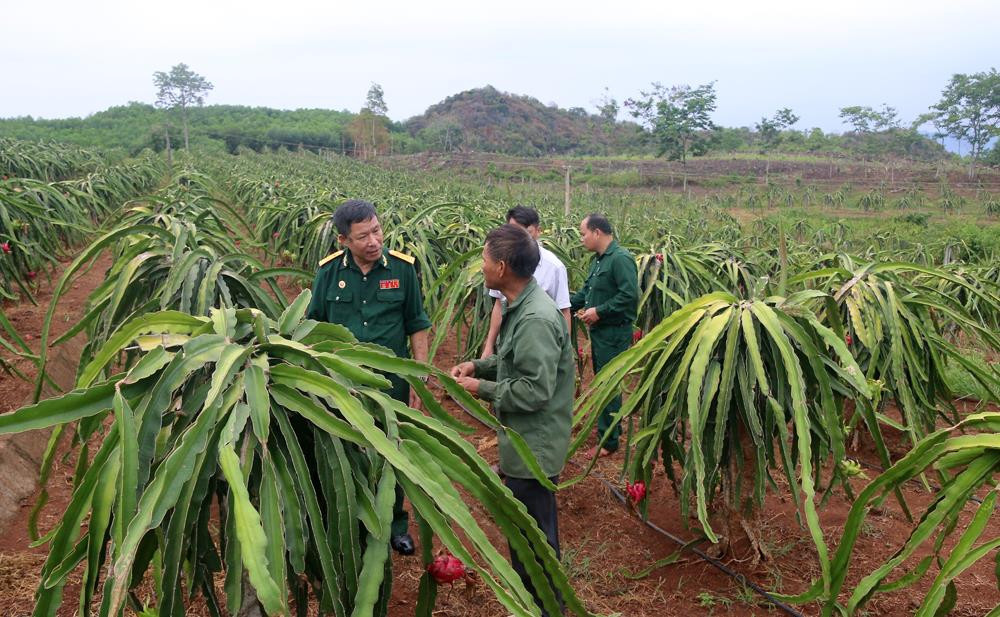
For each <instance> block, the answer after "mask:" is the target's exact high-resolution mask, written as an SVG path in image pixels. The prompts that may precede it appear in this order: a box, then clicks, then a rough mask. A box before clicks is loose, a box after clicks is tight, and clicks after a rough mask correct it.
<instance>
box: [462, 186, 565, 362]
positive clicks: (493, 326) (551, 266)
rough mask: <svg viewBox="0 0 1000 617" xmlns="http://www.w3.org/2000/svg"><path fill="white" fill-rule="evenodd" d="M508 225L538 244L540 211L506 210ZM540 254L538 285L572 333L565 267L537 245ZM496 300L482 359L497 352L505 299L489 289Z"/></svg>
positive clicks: (521, 208)
mask: <svg viewBox="0 0 1000 617" xmlns="http://www.w3.org/2000/svg"><path fill="white" fill-rule="evenodd" d="M507 222H508V223H510V224H512V225H519V226H521V227H523V228H524V229H525V230H527V232H528V234H529V235H531V237H532V238H534V239H535V242H538V236H539V235H541V233H542V230H541V226H540V224H539V218H538V211H537V210H535V209H534V208H529V207H528V206H514V207H513V208H511V209H510V210H508V211H507ZM538 251H539V253H540V254H541V260H540V261H539V262H538V267H536V268H535V273H534V277H535V282H537V283H538V286H539V287H541V288H542V289H543V290H544V291H545V293H547V294H548V295H549V297H550V298H552V300H553V301H554V302H555V303H556V308H558V309H559V311H560V312H561V313H562V314H563V318H564V319H565V320H566V332H567V333H572V331H573V330H572V326H571V324H572V322H571V319H572V317H571V316H570V313H569V279H568V277H567V275H566V266H564V265H563V263H562V262H561V261H559V258H558V257H556V256H555V254H554V253H553V252H552V251H550V250H548V249H547V248H545V247H544V246H542V244H541V243H540V242H539V243H538ZM489 293H490V297H492V298H495V300H494V301H493V312H492V313H490V330H489V332H488V333H487V334H486V343H484V344H483V355H482V356H481V357H482V358H488V357H489V356H492V355H493V353H494V352H495V346H496V342H497V334H498V333H499V332H500V320H501V317H502V316H503V303H504V302H506V300H505V299H504V297H503V294H501V293H500V292H499V291H497V290H495V289H490V290H489Z"/></svg>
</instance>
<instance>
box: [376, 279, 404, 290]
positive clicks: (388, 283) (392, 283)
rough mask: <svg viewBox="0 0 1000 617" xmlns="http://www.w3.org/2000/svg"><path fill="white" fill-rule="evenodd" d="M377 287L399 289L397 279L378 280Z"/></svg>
mask: <svg viewBox="0 0 1000 617" xmlns="http://www.w3.org/2000/svg"><path fill="white" fill-rule="evenodd" d="M378 288H379V289H399V279H386V280H384V281H379V282H378Z"/></svg>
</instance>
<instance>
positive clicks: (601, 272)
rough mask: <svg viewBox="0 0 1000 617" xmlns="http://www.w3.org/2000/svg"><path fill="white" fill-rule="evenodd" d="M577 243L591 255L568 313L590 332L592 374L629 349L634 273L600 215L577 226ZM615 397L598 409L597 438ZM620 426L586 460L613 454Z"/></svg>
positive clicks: (635, 304)
mask: <svg viewBox="0 0 1000 617" xmlns="http://www.w3.org/2000/svg"><path fill="white" fill-rule="evenodd" d="M580 241H581V242H582V243H583V246H584V248H586V249H587V250H588V251H593V252H594V253H595V255H594V257H593V259H592V260H591V261H590V271H589V272H588V274H587V280H586V282H584V284H583V288H582V289H580V291H578V292H576V293H574V294H573V295H572V297H571V298H570V308H571V309H572V310H573V311H575V312H576V316H577V318H579V319H580V321H582V322H583V323H585V324H587V326H589V327H590V346H591V357H592V360H593V364H594V373H597V372H598V371H600V370H601V368H603V367H604V365H606V364H607V363H608V362H611V360H613V359H614V358H615V356H617V355H618V354H620V353H621V352H623V351H625V350H626V349H628V348H629V345H631V344H632V323H633V322H634V321H635V318H636V312H637V310H638V308H639V273H638V269H637V268H636V265H635V259H634V258H633V257H632V254H631V253H629V252H628V251H627V250H625V249H624V248H622V247H621V246H619V245H618V243H617V242H616V241H615V237H614V232H613V230H612V228H611V223H610V222H609V221H608V219H607V218H605V217H604V216H603V215H601V214H596V213H595V214H591V215H589V216H587V218H585V219H583V221H582V222H581V223H580ZM621 406H622V397H621V394H619V395H618V396H616V397H615V398H614V399H613V400H612V401H611V402H610V403H608V406H607V407H605V408H604V409H603V410H601V415H600V417H599V418H598V420H597V439H598V442H600V440H601V437H603V436H604V434H605V433H606V432H607V431H608V429H609V428H610V427H611V418H612V416H613V415H614V414H615V413H616V412H617V411H618V410H619V409H621ZM620 436H621V427H620V426H615V428H614V430H613V431H611V434H610V435H608V439H607V441H605V442H604V447H603V448H600V450H599V449H598V447H597V446H595V447H594V449H593V450H591V452H590V455H591V457H594V456H597V455H601V456H605V455H608V454H611V453H612V452H614V451H615V450H617V449H618V439H619V437H620Z"/></svg>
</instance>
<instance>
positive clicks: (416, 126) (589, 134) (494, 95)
mask: <svg viewBox="0 0 1000 617" xmlns="http://www.w3.org/2000/svg"><path fill="white" fill-rule="evenodd" d="M403 126H404V127H405V128H406V130H407V131H409V133H410V135H411V136H413V137H414V138H416V139H417V140H418V141H420V142H422V143H423V144H425V145H426V146H427V147H428V149H432V150H438V151H446V152H447V151H453V150H458V151H463V150H464V151H467V150H478V151H486V152H498V153H504V154H515V155H521V156H537V155H546V154H621V153H625V152H629V151H632V152H638V151H641V150H642V146H641V142H642V139H641V138H642V132H641V129H640V128H639V126H638V125H636V124H634V123H631V122H615V123H609V122H607V121H606V120H605V119H604V118H602V117H601V116H599V115H596V114H590V113H588V112H587V111H586V110H585V109H583V108H581V107H573V108H570V109H562V108H560V107H557V106H554V105H545V104H543V103H542V102H541V101H539V100H538V99H536V98H532V97H530V96H523V95H517V94H509V93H507V92H501V91H499V90H497V89H496V88H494V87H493V86H486V87H484V88H475V89H473V90H466V91H465V92H459V93H458V94H455V95H452V96H449V97H448V98H446V99H445V100H443V101H441V102H440V103H438V104H436V105H432V106H430V107H429V108H428V109H427V111H426V112H424V113H423V114H421V115H419V116H415V117H413V118H410V119H409V120H407V121H406V122H404V123H403Z"/></svg>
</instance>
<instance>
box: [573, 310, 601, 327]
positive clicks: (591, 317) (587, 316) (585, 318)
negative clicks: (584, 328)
mask: <svg viewBox="0 0 1000 617" xmlns="http://www.w3.org/2000/svg"><path fill="white" fill-rule="evenodd" d="M576 318H577V319H579V320H580V321H582V322H583V323H585V324H587V325H588V326H592V325H594V324H595V323H597V322H598V321H600V320H601V316H600V315H598V314H597V309H596V308H594V307H590V308H589V309H581V310H579V311H577V312H576Z"/></svg>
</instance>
